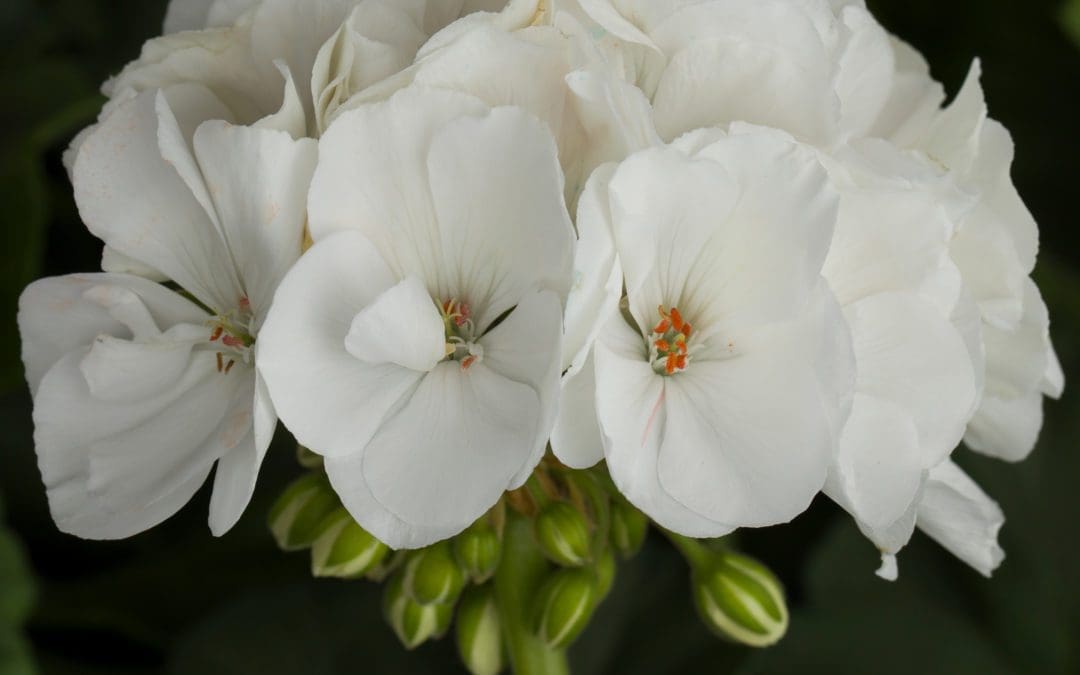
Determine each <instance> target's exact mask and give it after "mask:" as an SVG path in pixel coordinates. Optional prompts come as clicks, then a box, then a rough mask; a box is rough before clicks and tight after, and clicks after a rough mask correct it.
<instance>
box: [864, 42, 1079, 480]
mask: <svg viewBox="0 0 1080 675" xmlns="http://www.w3.org/2000/svg"><path fill="white" fill-rule="evenodd" d="M896 50H897V54H898V55H901V54H905V53H908V52H909V51H910V50H908V49H906V48H905V47H904V46H903V45H900V44H897V45H896ZM901 61H902V62H904V63H906V64H908V65H907V70H906V73H905V79H906V81H907V82H908V83H909V84H908V85H906V86H905V87H904V88H903V90H902V91H910V90H917V91H921V92H923V95H922V98H921V100H922V101H923V102H922V103H920V104H918V105H916V106H914V108H913V109H912V107H911V106H910V105H905V104H904V103H903V98H902V97H901V96H900V95H899V93H896V92H894V94H893V97H892V99H893V101H894V103H893V104H892V105H891V106H890V107H889V108H887V109H886V111H885V113H884V115H885V117H887V118H889V119H890V120H891V121H890V123H889V124H888V125H887V126H886V127H885V128H886V129H888V130H890V131H891V133H892V134H893V140H894V142H896V143H900V144H902V145H904V146H905V147H910V148H912V149H914V150H917V151H919V152H922V153H924V154H925V155H926V156H927V157H929V158H930V159H931V160H933V161H935V162H937V163H939V164H940V165H942V166H944V167H946V168H947V169H948V170H949V171H950V173H951V175H952V176H953V177H954V180H956V182H957V184H958V185H959V186H960V187H962V188H963V189H964V190H966V191H967V192H969V193H971V194H973V195H975V196H976V197H977V199H976V202H975V206H974V208H973V209H972V210H971V212H970V213H969V214H968V216H967V217H966V218H965V219H964V221H963V223H962V224H961V227H960V229H959V232H958V233H957V235H956V237H955V238H954V239H953V240H952V243H951V245H950V251H951V255H952V258H953V260H954V261H955V262H956V265H957V267H958V268H959V270H960V273H961V275H962V277H963V280H964V284H965V285H966V287H967V288H968V289H969V290H970V292H971V294H972V296H973V297H974V298H975V300H976V302H977V303H978V308H979V313H980V316H981V318H982V333H983V337H984V340H985V349H986V392H985V395H984V396H983V399H982V404H981V405H980V407H979V410H978V411H977V412H976V414H975V416H974V417H973V419H972V420H971V423H970V425H969V427H968V432H967V435H966V436H965V439H964V440H965V441H966V443H967V444H968V446H969V447H971V448H973V449H975V450H978V451H979V452H983V453H985V454H988V455H991V456H994V457H1000V458H1002V459H1006V460H1010V461H1018V460H1021V459H1024V458H1025V457H1026V456H1027V455H1028V454H1029V453H1030V452H1031V450H1032V449H1033V448H1034V446H1035V441H1036V439H1037V437H1038V433H1039V429H1040V428H1041V426H1042V399H1043V396H1044V395H1047V396H1051V397H1054V398H1056V397H1058V396H1060V395H1061V392H1062V389H1063V388H1064V375H1063V373H1062V371H1061V367H1060V365H1058V361H1057V357H1056V355H1055V354H1054V350H1053V346H1052V345H1051V343H1050V336H1049V317H1048V314H1047V311H1046V306H1045V304H1044V303H1043V300H1042V297H1041V296H1040V295H1039V291H1038V288H1037V287H1036V286H1035V284H1034V283H1033V282H1032V281H1031V279H1030V278H1029V275H1030V274H1031V272H1032V270H1033V269H1034V266H1035V258H1036V254H1037V252H1038V227H1037V225H1036V224H1035V220H1034V218H1032V216H1031V213H1030V212H1029V211H1028V210H1027V208H1026V207H1025V206H1024V203H1023V201H1022V200H1021V199H1020V196H1019V194H1018V193H1017V191H1016V188H1015V186H1014V185H1013V184H1012V180H1011V178H1010V176H1009V171H1010V167H1011V165H1012V159H1013V143H1012V139H1011V138H1010V137H1009V133H1008V131H1007V130H1006V129H1005V128H1004V127H1003V126H1002V125H1001V124H1000V123H998V122H996V121H995V120H993V119H990V118H989V117H988V116H987V109H986V103H985V100H984V96H983V92H982V88H981V87H980V85H979V64H978V62H977V61H976V62H975V64H974V65H973V66H972V69H971V72H970V73H969V74H968V78H967V80H966V82H965V83H964V86H963V88H962V89H961V91H960V93H959V94H958V95H957V97H956V100H955V101H953V103H952V104H951V105H950V106H949V107H948V108H945V109H944V110H938V105H940V103H941V100H942V98H943V95H942V94H941V88H940V85H937V83H935V82H933V80H932V79H931V78H930V76H929V73H928V72H927V70H926V67H925V64H924V63H921V62H920V61H919V60H917V59H915V58H913V57H910V56H908V57H907V58H904V59H902V60H901V59H900V58H898V63H900V62H901ZM927 111H929V113H928V112H927Z"/></svg>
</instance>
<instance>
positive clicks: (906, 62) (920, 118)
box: [868, 36, 945, 148]
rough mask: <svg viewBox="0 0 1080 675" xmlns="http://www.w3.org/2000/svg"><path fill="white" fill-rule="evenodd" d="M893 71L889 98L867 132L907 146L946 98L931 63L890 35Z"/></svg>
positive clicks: (912, 143) (921, 130) (915, 141)
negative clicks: (933, 77) (931, 72)
mask: <svg viewBox="0 0 1080 675" xmlns="http://www.w3.org/2000/svg"><path fill="white" fill-rule="evenodd" d="M889 41H890V43H891V45H892V49H893V59H894V61H895V64H896V70H895V71H894V72H893V74H892V90H891V92H890V94H889V100H888V102H887V103H886V104H885V106H884V108H883V109H882V111H881V113H880V115H879V116H878V120H877V122H876V123H875V125H874V128H873V130H872V131H870V132H869V134H868V135H870V136H873V137H876V138H888V139H890V140H892V141H894V142H895V143H896V144H897V146H899V147H903V148H907V147H911V146H913V145H915V144H916V143H917V141H918V139H920V138H922V137H923V135H924V134H925V132H926V129H927V127H928V126H929V125H930V123H931V121H932V120H933V118H934V117H935V116H936V115H937V114H938V112H939V111H940V108H941V104H942V102H944V101H945V90H944V89H943V88H942V86H941V84H939V83H938V82H935V81H934V80H933V79H932V78H931V77H930V66H929V65H928V64H927V63H926V60H925V59H924V58H923V57H922V55H921V54H920V53H919V52H918V51H916V50H915V49H914V48H913V47H912V46H911V45H909V44H907V43H906V42H903V41H901V40H899V39H898V38H896V37H895V36H890V39H889Z"/></svg>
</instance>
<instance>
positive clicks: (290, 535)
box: [268, 473, 340, 551]
mask: <svg viewBox="0 0 1080 675" xmlns="http://www.w3.org/2000/svg"><path fill="white" fill-rule="evenodd" d="M339 505H340V502H339V501H338V497H337V495H336V494H334V490H333V488H331V487H330V481H328V480H327V478H326V476H325V475H323V474H321V473H309V474H307V475H306V476H303V477H301V478H299V479H297V480H296V481H294V482H293V483H292V484H291V485H290V486H289V487H287V488H285V492H283V493H281V496H280V497H278V500H277V502H275V503H274V506H273V507H271V509H270V516H269V519H268V520H269V524H270V532H271V533H273V535H274V539H275V540H276V541H277V545H278V546H279V547H280V548H281V549H282V550H285V551H297V550H300V549H304V548H307V547H309V546H311V544H312V542H314V541H315V536H316V535H317V534H318V531H319V524H320V523H322V521H323V518H325V517H326V516H327V515H329V514H330V512H331V511H333V510H334V509H336V508H338V506H339Z"/></svg>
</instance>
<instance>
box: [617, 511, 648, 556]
mask: <svg viewBox="0 0 1080 675" xmlns="http://www.w3.org/2000/svg"><path fill="white" fill-rule="evenodd" d="M648 531H649V519H648V518H647V517H646V516H645V514H644V513H642V512H641V511H638V510H637V509H635V508H634V507H633V506H631V505H630V504H629V503H627V502H624V501H623V500H621V499H617V500H614V501H613V503H612V505H611V544H612V546H614V547H615V549H616V550H617V551H618V552H619V553H620V554H621V555H622V556H623V557H624V558H630V557H632V556H633V555H635V554H636V553H637V552H638V551H640V550H641V545H642V544H644V543H645V535H646V534H648Z"/></svg>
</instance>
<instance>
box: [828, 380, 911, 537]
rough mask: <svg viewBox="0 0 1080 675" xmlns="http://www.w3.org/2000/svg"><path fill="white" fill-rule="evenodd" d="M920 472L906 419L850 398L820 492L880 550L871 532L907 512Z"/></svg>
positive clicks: (886, 406) (898, 411)
mask: <svg viewBox="0 0 1080 675" xmlns="http://www.w3.org/2000/svg"><path fill="white" fill-rule="evenodd" d="M926 473H927V468H926V467H925V466H924V462H923V457H922V452H921V448H920V446H919V435H918V430H917V429H916V428H915V425H914V424H913V423H912V421H911V417H910V415H908V414H907V413H906V412H905V411H904V410H903V409H902V408H900V407H898V406H896V405H895V404H893V403H890V402H889V401H886V400H883V399H879V398H875V397H872V396H866V395H865V394H856V395H855V401H854V404H853V405H852V409H851V416H850V417H849V418H848V421H847V424H846V425H845V426H844V430H843V432H842V433H841V435H840V443H839V450H838V453H837V458H836V462H835V463H834V465H833V467H832V469H831V470H830V472H829V480H828V482H827V483H826V485H825V493H826V494H827V495H829V497H830V498H832V499H833V501H835V502H837V503H838V504H840V505H841V506H842V507H844V509H846V510H847V511H848V512H849V513H850V514H851V515H852V516H854V517H855V518H856V519H857V520H858V521H859V526H860V528H861V529H863V531H866V532H868V534H869V536H870V538H871V539H872V540H874V542H875V543H876V544H878V545H879V546H881V545H882V541H881V540H882V537H881V536H876V535H877V532H879V531H883V530H887V529H888V528H889V527H891V526H893V525H894V524H895V523H896V522H897V521H899V520H900V519H902V518H903V517H904V516H905V514H907V513H908V511H910V510H911V509H912V508H913V506H914V504H915V503H916V498H917V497H918V495H919V494H920V492H921V490H922V484H923V481H924V480H925V478H926ZM891 551H892V552H894V553H895V552H896V549H891Z"/></svg>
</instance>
